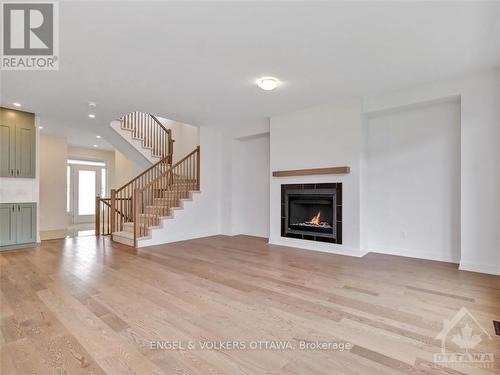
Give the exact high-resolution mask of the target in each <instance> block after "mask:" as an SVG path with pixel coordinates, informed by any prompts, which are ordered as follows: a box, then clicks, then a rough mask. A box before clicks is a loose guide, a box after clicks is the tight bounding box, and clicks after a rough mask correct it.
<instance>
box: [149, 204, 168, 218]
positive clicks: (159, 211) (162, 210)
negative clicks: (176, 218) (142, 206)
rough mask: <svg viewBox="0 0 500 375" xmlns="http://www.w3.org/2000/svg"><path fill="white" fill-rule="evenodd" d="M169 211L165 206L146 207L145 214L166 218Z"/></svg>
mask: <svg viewBox="0 0 500 375" xmlns="http://www.w3.org/2000/svg"><path fill="white" fill-rule="evenodd" d="M169 211H170V209H169V208H168V207H167V206H160V207H146V214H154V215H160V216H168V215H169Z"/></svg>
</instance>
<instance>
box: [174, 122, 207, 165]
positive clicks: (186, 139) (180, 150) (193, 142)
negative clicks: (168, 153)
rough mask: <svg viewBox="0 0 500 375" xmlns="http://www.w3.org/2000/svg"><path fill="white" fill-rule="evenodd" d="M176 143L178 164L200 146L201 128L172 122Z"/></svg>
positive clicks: (175, 151) (175, 160)
mask: <svg viewBox="0 0 500 375" xmlns="http://www.w3.org/2000/svg"><path fill="white" fill-rule="evenodd" d="M170 128H171V129H172V138H173V139H174V140H175V142H174V159H173V162H174V163H175V162H177V161H179V160H180V159H182V158H183V157H184V156H186V155H187V154H189V153H190V152H191V151H193V150H194V149H195V148H196V147H197V146H198V145H199V144H200V134H199V128H198V127H197V126H192V125H188V124H182V123H180V122H176V121H172V122H170Z"/></svg>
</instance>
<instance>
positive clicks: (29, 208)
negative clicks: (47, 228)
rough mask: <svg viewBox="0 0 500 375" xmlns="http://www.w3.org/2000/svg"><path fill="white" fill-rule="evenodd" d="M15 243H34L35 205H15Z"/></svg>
mask: <svg viewBox="0 0 500 375" xmlns="http://www.w3.org/2000/svg"><path fill="white" fill-rule="evenodd" d="M15 211H16V212H15V213H16V216H17V219H16V222H17V223H16V243H17V244H23V243H31V242H36V204H35V203H16V210H15Z"/></svg>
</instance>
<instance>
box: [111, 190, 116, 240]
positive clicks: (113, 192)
mask: <svg viewBox="0 0 500 375" xmlns="http://www.w3.org/2000/svg"><path fill="white" fill-rule="evenodd" d="M110 215H111V229H110V232H111V233H110V234H111V241H113V232H114V231H115V221H116V190H115V189H111V213H110Z"/></svg>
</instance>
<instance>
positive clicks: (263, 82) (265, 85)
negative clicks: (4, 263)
mask: <svg viewBox="0 0 500 375" xmlns="http://www.w3.org/2000/svg"><path fill="white" fill-rule="evenodd" d="M279 84H280V83H279V81H278V80H277V79H276V78H274V77H262V78H259V79H258V80H257V86H259V87H260V88H261V89H262V90H266V91H270V90H274V89H275V88H276V87H278V85H279Z"/></svg>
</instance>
